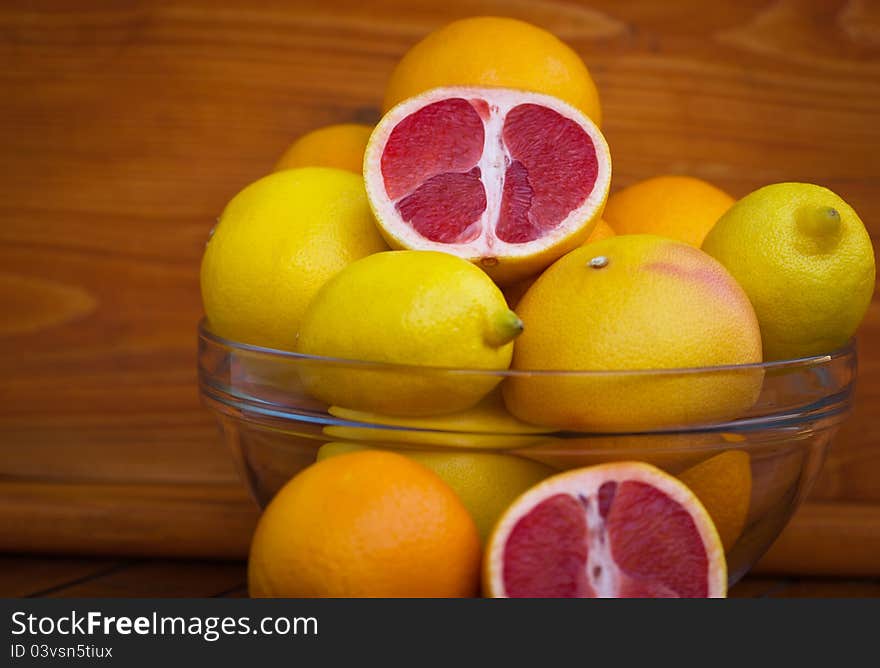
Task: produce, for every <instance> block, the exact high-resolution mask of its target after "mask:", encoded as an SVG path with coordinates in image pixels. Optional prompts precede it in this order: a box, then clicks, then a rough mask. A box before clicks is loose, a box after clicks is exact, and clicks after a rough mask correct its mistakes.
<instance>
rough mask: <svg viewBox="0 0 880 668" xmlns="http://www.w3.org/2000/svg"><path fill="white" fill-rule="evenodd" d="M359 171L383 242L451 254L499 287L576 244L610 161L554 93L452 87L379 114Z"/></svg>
mask: <svg viewBox="0 0 880 668" xmlns="http://www.w3.org/2000/svg"><path fill="white" fill-rule="evenodd" d="M364 176H365V179H366V183H367V194H368V196H369V199H370V203H371V205H372V207H373V210H374V213H375V214H376V218H377V220H378V222H379V228H380V231H381V232H382V234H383V235H384V236H385V238H386V239H387V240H388V241H389V243H390V244H391V245H392V246H394V247H396V248H405V249H412V250H439V251H444V252H447V253H451V254H453V255H458V256H459V257H463V258H465V259H467V260H470V261H471V262H474V263H476V264H478V265H479V266H481V267H482V268H483V269H485V270H486V272H487V273H489V274H490V276H492V277H493V278H494V279H495V280H496V281H498V282H500V283H510V282H513V281H516V280H519V279H521V278H524V277H526V276H530V275H534V274H535V273H537V272H539V271H541V270H542V269H544V268H545V267H546V266H548V265H549V264H550V263H551V262H553V261H554V260H556V259H557V258H559V257H560V256H562V255H563V254H565V253H566V252H568V251H569V250H572V249H573V248H575V247H577V246H578V245H580V244H581V243H583V242H584V241H585V240H586V238H587V237H588V236H589V234H590V232H591V231H592V229H593V227H595V225H596V223H597V222H598V219H599V216H600V215H601V213H602V208H603V206H604V203H605V199H606V197H607V195H608V186H609V184H610V179H611V160H610V157H609V154H608V146H607V144H606V143H605V139H604V138H603V136H602V134H601V132H600V131H599V130H598V128H597V127H596V126H595V125H594V124H593V123H592V121H590V120H589V119H588V118H587V117H586V116H584V115H583V113H581V112H580V111H578V110H577V109H575V108H573V107H571V106H569V105H568V104H566V103H564V102H562V101H560V100H558V99H556V98H553V97H550V96H547V95H541V94H538V93H530V92H525V91H519V90H513V89H505V88H474V87H463V86H453V87H447V88H437V89H434V90H431V91H428V92H427V93H423V94H421V95H418V96H416V97H414V98H411V99H409V100H406V101H404V102H402V103H401V104H399V105H398V106H396V107H394V108H393V109H392V110H391V111H389V112H388V114H386V115H385V117H384V118H383V119H382V121H381V122H380V123H379V125H377V126H376V129H375V131H374V132H373V135H372V136H371V138H370V142H369V145H368V147H367V152H366V155H365V158H364Z"/></svg>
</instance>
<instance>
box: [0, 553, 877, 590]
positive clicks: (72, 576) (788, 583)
mask: <svg viewBox="0 0 880 668" xmlns="http://www.w3.org/2000/svg"><path fill="white" fill-rule="evenodd" d="M246 582H247V580H246V570H245V564H244V563H243V562H240V561H194V560H175V561H171V560H167V559H149V560H147V559H72V558H63V557H44V556H42V557H41V556H36V557H23V556H16V557H0V597H4V596H6V597H16V598H19V597H29V598H39V597H61V598H74V597H75V598H113V597H130V598H154V597H155V598H165V597H241V596H247V584H246ZM729 595H730V596H731V597H733V598H743V597H748V598H758V597H763V598H779V597H811V598H857V597H880V578H859V579H853V578H803V577H759V576H751V577H748V578H746V579H745V580H743V581H742V582H740V583H739V584H737V585H736V586H734V587H733V588H732V589H731V591H730V594H729Z"/></svg>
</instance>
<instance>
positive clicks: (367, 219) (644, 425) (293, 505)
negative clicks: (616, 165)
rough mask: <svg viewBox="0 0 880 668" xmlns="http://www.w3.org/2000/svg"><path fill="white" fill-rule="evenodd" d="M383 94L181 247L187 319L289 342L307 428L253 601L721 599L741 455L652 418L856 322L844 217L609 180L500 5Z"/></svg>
mask: <svg viewBox="0 0 880 668" xmlns="http://www.w3.org/2000/svg"><path fill="white" fill-rule="evenodd" d="M383 105H384V106H383V116H382V118H381V120H379V122H378V123H377V125H375V127H371V126H364V125H354V124H345V125H337V126H330V127H325V128H319V129H316V130H314V131H312V132H310V133H308V134H306V135H305V136H303V137H301V138H300V139H298V140H297V141H296V142H294V143H293V145H292V146H290V148H288V149H287V151H285V152H284V154H283V155H282V157H281V158H280V159H279V160H278V162H277V164H276V168H275V170H274V171H273V173H271V174H269V175H267V176H264V177H263V178H261V179H259V180H258V181H256V182H254V183H252V184H251V185H249V186H247V187H246V188H244V189H243V190H242V191H241V192H240V193H238V194H237V195H236V196H235V197H234V198H233V199H232V200H231V201H230V202H229V204H228V205H227V206H226V208H225V209H224V211H223V212H222V215H221V216H220V219H219V222H218V225H217V226H216V228H215V230H214V233H213V234H212V237H211V239H210V241H209V243H208V244H207V247H206V250H205V254H204V258H203V262H202V269H201V287H202V296H203V302H204V307H205V312H206V320H207V325H208V327H209V328H210V329H211V330H212V331H213V332H214V333H215V334H216V335H219V336H220V337H225V338H227V339H230V340H232V341H236V342H241V343H246V344H250V345H253V346H262V347H266V348H272V349H278V350H282V351H289V352H292V353H296V354H299V355H300V356H301V357H299V358H294V359H300V360H302V364H301V365H300V366H299V367H298V368H297V373H296V375H297V379H296V387H297V388H298V390H297V391H304V392H306V393H307V394H308V395H309V396H310V397H311V398H312V399H313V400H316V401H317V402H319V403H320V404H323V405H325V406H326V407H327V416H328V418H329V417H331V416H332V419H328V421H327V424H326V426H325V427H324V435H325V439H324V441H322V442H321V443H323V445H322V446H321V447H320V450H318V445H321V443H318V444H316V448H315V453H316V460H317V461H316V463H314V464H312V465H311V466H309V467H308V468H306V469H305V470H304V471H302V472H300V473H299V474H298V475H296V476H295V477H294V478H293V479H291V480H290V481H289V482H288V483H287V484H286V485H285V486H284V487H283V488H282V489H281V491H280V492H279V493H278V494H277V495H276V496H275V498H274V499H273V500H272V501H271V503H270V505H269V506H268V508H267V510H266V511H265V513H264V515H263V517H262V518H261V520H260V523H259V526H258V528H257V531H256V533H255V535H254V539H253V543H252V549H251V559H250V565H249V582H250V591H251V594H252V595H254V596H473V595H476V594H477V593H478V592H479V591H480V590H482V592H483V593H484V594H485V595H487V596H495V597H522V596H526V597H535V596H537V597H545V596H553V597H556V596H565V597H608V596H611V597H634V596H635V597H665V596H682V597H713V596H724V595H725V594H726V587H727V571H726V562H725V551H728V552H729V551H730V550H731V549H732V548H733V546H734V545H735V544H736V542H737V540H738V539H739V537H740V535H741V534H742V533H743V531H744V527H745V525H746V523H747V521H748V518H749V515H750V505H751V501H750V499H751V496H752V494H751V487H752V468H751V465H750V455H749V453H748V452H746V451H745V450H742V449H737V448H736V443H737V440H736V438H735V435H733V436H731V437H730V438H729V439H727V440H725V439H724V438H722V437H724V436H725V434H723V433H720V434H712V435H711V438H714V439H717V440H718V443H715V442H713V444H712V445H711V447H709V446H708V445H707V449H706V450H703V452H707V451H711V453H712V456H709V455H700V454H698V453H699V452H700V450H699V449H698V448H696V447H695V448H693V449H692V450H691V451H689V450H688V447H689V446H690V445H693V444H694V443H695V442H696V440H698V439H696V437H693V438H692V437H690V436H682V435H681V434H680V433H675V432H676V429H678V428H680V427H683V426H693V425H710V424H718V423H721V422H725V421H729V420H734V419H736V418H738V417H741V416H743V415H745V414H746V413H747V412H748V411H749V409H750V408H751V407H752V406H753V405H754V404H755V402H756V401H757V399H758V396H759V394H760V393H761V389H762V385H763V381H764V373H765V371H764V368H763V367H762V366H761V364H760V363H761V362H765V361H774V360H784V359H789V358H796V357H804V356H813V355H822V354H827V353H829V352H831V351H832V350H834V349H835V348H837V347H839V346H841V345H843V344H845V343H846V342H847V341H848V340H849V339H850V338H851V337H852V336H853V333H854V332H855V330H856V328H857V326H858V325H859V323H860V321H861V320H862V317H863V316H864V314H865V312H866V310H867V307H868V304H869V302H870V300H871V295H872V292H873V286H874V276H875V269H874V255H873V249H872V247H871V242H870V239H869V237H868V234H867V232H866V231H865V228H864V226H863V225H862V222H861V221H860V220H859V217H858V215H857V214H856V212H855V211H854V210H853V209H852V208H851V207H850V206H849V205H848V204H847V203H846V202H845V201H844V200H843V199H841V198H840V197H839V196H838V195H836V194H835V193H833V192H831V191H830V190H827V189H826V188H823V187H821V186H818V185H812V184H806V183H777V184H773V185H767V186H765V187H763V188H760V189H758V190H756V191H754V192H752V193H751V194H748V195H746V196H745V197H743V198H742V199H740V200H738V201H735V200H734V198H733V197H731V196H730V195H728V194H727V193H725V192H724V191H723V190H721V189H719V188H718V187H716V186H715V185H712V184H710V183H707V182H706V181H704V180H701V179H699V178H695V177H693V176H687V175H658V176H655V177H653V178H649V179H646V180H644V181H641V182H638V183H633V184H629V185H628V186H627V187H625V188H618V189H615V190H614V191H613V192H612V189H611V185H612V176H611V174H612V169H611V164H612V161H611V150H610V149H609V146H608V143H607V142H606V140H605V138H604V136H603V134H602V131H601V130H600V127H599V124H600V122H601V111H600V104H599V96H598V92H597V89H596V86H595V83H594V81H593V79H592V78H591V76H590V73H589V71H588V69H587V67H586V66H585V64H584V62H583V61H582V60H581V58H580V57H579V56H578V55H577V54H576V53H575V52H574V51H573V50H572V49H571V48H569V47H568V46H567V45H565V44H564V43H562V42H561V41H560V40H558V39H557V38H556V37H554V36H553V35H551V34H550V33H548V32H546V31H544V30H542V29H540V28H538V27H536V26H532V25H529V24H527V23H524V22H522V21H518V20H514V19H507V18H495V17H480V18H471V19H463V20H459V21H456V22H454V23H452V24H450V25H447V26H445V27H442V28H440V29H438V30H436V31H435V32H433V33H431V34H430V35H428V36H427V37H425V39H424V40H422V41H421V42H419V43H418V44H416V45H415V46H413V47H412V48H411V49H410V50H409V52H407V53H406V55H404V57H403V59H402V60H401V61H400V63H399V64H398V65H397V67H396V69H395V70H394V72H393V73H392V75H391V80H390V81H389V83H388V86H387V88H386V90H385V93H384V103H383ZM612 148H613V147H612ZM316 358H319V359H320V358H333V361H334V363H332V364H328V363H324V364H321V363H316V361H315V360H316ZM346 361H348V362H346ZM695 369H700V371H698V372H695V371H694V370H695ZM554 372H555V373H554ZM652 372H653V373H652ZM358 425H367V426H358ZM596 433H599V434H605V435H607V436H608V439H607V441H606V442H610V443H615V444H616V445H615V447H617V445H619V448H617V449H618V450H619V456H618V457H612V458H610V459H609V457H608V453H607V452H605V453H604V454H603V456H602V458H601V460H596V459H595V458H592V457H591V453H590V446H589V434H596ZM633 433H638V434H641V435H645V434H647V438H648V439H654V440H656V442H657V444H659V447H658V448H656V449H657V451H658V454H657V456H656V457H630V456H628V454H627V453H628V452H633V451H634V448H633V445H632V444H633V442H634V440H633V437H632V436H631V434H633ZM561 434H564V435H565V440H566V443H567V445H568V451H567V452H566V453H565V454H566V457H564V458H560V457H559V456H558V452H556V451H555V450H554V448H555V447H556V446H557V445H558V441H559V440H560V435H561ZM578 434H580V435H581V436H583V437H584V438H581V437H580V436H579V435H578ZM573 437H574V438H573ZM707 438H708V437H707ZM581 441H582V442H583V447H582V448H580V449H578V448H574V453H575V454H574V455H572V449H573V448H572V445H573V444H577V443H579V442H581ZM641 442H642V443H643V444H644V442H645V441H644V440H643V441H641ZM719 443H720V445H719ZM666 446H674V447H666ZM631 459H640V460H644V461H630V460H631ZM658 467H659V468H658ZM661 469H662V470H661Z"/></svg>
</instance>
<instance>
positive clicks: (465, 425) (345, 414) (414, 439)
mask: <svg viewBox="0 0 880 668" xmlns="http://www.w3.org/2000/svg"><path fill="white" fill-rule="evenodd" d="M329 411H330V414H331V415H333V416H334V417H337V418H340V419H341V420H345V421H346V422H361V423H365V424H367V425H369V426H352V425H349V424H337V425H330V426H326V427H324V433H325V434H327V436H330V437H331V438H338V439H342V440H346V441H369V442H373V443H393V444H395V445H400V446H401V447H407V446H409V447H425V446H432V445H435V446H440V447H451V448H474V449H479V450H489V449H492V450H497V449H506V450H512V449H514V448H521V447H525V446H528V445H532V444H535V443H542V442H544V441H546V439H547V437H546V436H545V435H544V434H546V433H547V432H548V431H549V430H548V429H547V428H546V427H536V426H535V425H531V424H526V423H525V422H522V421H521V420H517V419H516V418H515V417H513V416H512V415H511V414H510V413H508V412H507V409H506V408H505V407H504V401H503V399H502V398H501V392H499V391H498V390H493V391H492V392H490V393H489V394H488V395H486V397H485V398H484V399H483V400H482V401H480V403H478V404H477V405H476V406H474V407H473V408H468V409H466V410H463V411H459V412H457V413H449V414H448V415H437V416H433V417H394V416H392V415H378V414H376V413H368V412H364V411H354V410H351V409H349V408H342V407H340V406H331V407H330V408H329ZM383 427H388V428H387V429H383Z"/></svg>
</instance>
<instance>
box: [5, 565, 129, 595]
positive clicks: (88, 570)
mask: <svg viewBox="0 0 880 668" xmlns="http://www.w3.org/2000/svg"><path fill="white" fill-rule="evenodd" d="M120 563H122V562H120V561H118V560H113V559H94V558H91V559H69V558H64V557H38V556H24V557H21V556H16V557H13V556H8V555H3V556H0V596H2V597H13V598H18V597H24V596H42V595H45V593H46V592H47V591H49V590H54V589H55V588H57V587H61V586H64V585H69V584H72V583H74V582H78V581H80V580H82V579H85V578H89V577H93V576H95V575H98V574H102V573H105V572H107V571H108V570H109V569H112V568H115V567H117V566H119V565H120Z"/></svg>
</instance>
